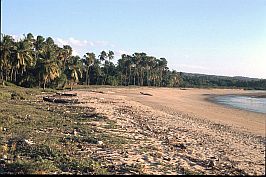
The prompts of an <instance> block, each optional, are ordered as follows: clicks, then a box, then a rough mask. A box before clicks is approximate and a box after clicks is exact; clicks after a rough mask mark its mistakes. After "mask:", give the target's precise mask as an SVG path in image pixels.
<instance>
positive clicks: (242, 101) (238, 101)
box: [213, 95, 266, 114]
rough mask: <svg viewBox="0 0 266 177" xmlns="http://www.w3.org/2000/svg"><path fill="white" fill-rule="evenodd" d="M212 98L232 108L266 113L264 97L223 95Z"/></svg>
mask: <svg viewBox="0 0 266 177" xmlns="http://www.w3.org/2000/svg"><path fill="white" fill-rule="evenodd" d="M213 100H214V101H215V102H216V103H220V104H224V105H228V106H231V107H234V108H239V109H243V110H247V111H252V112H258V113H264V114H266V98H255V97H250V96H238V95H225V96H217V97H214V98H213Z"/></svg>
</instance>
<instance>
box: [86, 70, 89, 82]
mask: <svg viewBox="0 0 266 177" xmlns="http://www.w3.org/2000/svg"><path fill="white" fill-rule="evenodd" d="M88 75H89V67H88V68H87V71H86V85H88Z"/></svg>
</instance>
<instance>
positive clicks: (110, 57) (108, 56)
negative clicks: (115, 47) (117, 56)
mask: <svg viewBox="0 0 266 177" xmlns="http://www.w3.org/2000/svg"><path fill="white" fill-rule="evenodd" d="M107 58H108V60H109V63H108V66H107V70H106V71H107V73H106V77H105V81H104V84H106V81H107V78H108V74H109V70H110V69H109V68H110V64H111V60H112V59H113V58H114V52H113V51H111V50H109V52H108V54H107Z"/></svg>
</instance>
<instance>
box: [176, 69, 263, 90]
mask: <svg viewBox="0 0 266 177" xmlns="http://www.w3.org/2000/svg"><path fill="white" fill-rule="evenodd" d="M180 76H181V78H182V83H181V86H183V87H224V88H243V89H259V90H266V79H259V78H249V77H243V76H234V77H230V76H218V75H207V74H198V73H186V72H180Z"/></svg>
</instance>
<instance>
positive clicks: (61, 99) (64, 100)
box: [43, 96, 78, 103]
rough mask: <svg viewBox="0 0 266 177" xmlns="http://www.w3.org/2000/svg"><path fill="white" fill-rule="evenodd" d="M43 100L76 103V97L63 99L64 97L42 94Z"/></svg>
mask: <svg viewBox="0 0 266 177" xmlns="http://www.w3.org/2000/svg"><path fill="white" fill-rule="evenodd" d="M43 100H44V101H48V102H52V103H78V99H65V98H56V97H48V96H44V97H43Z"/></svg>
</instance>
